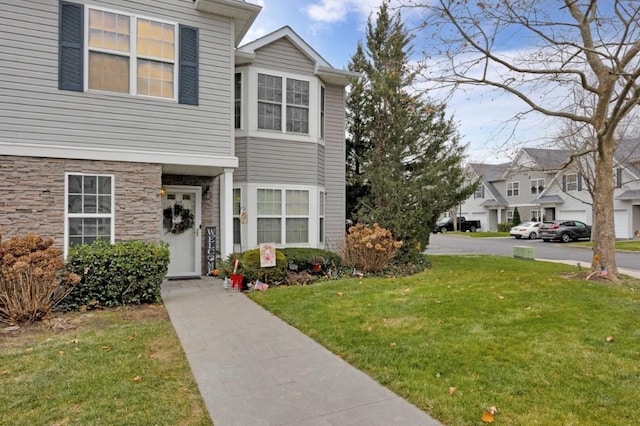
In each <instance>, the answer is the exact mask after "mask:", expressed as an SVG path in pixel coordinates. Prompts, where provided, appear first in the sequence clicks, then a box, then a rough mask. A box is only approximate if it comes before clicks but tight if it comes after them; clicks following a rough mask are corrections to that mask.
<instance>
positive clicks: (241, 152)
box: [233, 138, 248, 182]
mask: <svg viewBox="0 0 640 426" xmlns="http://www.w3.org/2000/svg"><path fill="white" fill-rule="evenodd" d="M247 144H248V138H236V157H238V168H237V169H235V170H234V171H233V181H234V182H246V181H247Z"/></svg>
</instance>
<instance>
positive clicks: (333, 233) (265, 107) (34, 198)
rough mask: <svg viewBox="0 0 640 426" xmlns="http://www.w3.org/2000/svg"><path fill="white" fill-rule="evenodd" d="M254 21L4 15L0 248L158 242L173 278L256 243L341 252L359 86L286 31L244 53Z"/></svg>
mask: <svg viewBox="0 0 640 426" xmlns="http://www.w3.org/2000/svg"><path fill="white" fill-rule="evenodd" d="M259 12H260V7H259V6H257V5H254V4H250V3H247V2H245V1H240V0H195V1H193V0H104V1H100V0H98V1H91V2H85V1H84V0H75V1H60V2H58V1H52V0H33V1H29V2H17V3H16V2H13V3H11V2H2V3H0V28H1V30H0V43H1V45H2V46H3V47H2V49H1V50H0V57H1V59H2V61H1V62H0V192H1V193H2V201H0V206H1V209H2V210H1V211H2V215H0V235H2V236H3V237H5V238H6V237H11V236H14V235H24V234H27V233H38V234H40V235H43V236H52V237H54V238H55V241H56V244H57V245H58V246H60V247H62V248H64V250H65V251H66V250H67V249H68V247H69V246H70V245H72V244H78V243H86V242H91V241H94V240H96V239H98V238H102V239H107V240H109V241H118V240H124V239H142V240H151V241H158V240H164V241H167V242H168V243H169V245H170V248H171V262H170V266H169V274H170V275H172V276H189V275H200V274H202V273H206V271H207V269H208V265H207V263H208V260H210V258H211V257H212V256H216V257H219V258H224V257H226V256H227V255H228V254H229V253H231V252H233V251H234V250H235V251H238V250H246V249H249V248H252V247H255V246H257V245H258V244H259V243H261V242H274V243H276V244H277V245H278V246H280V247H283V246H308V247H326V248H331V247H332V245H331V244H332V242H336V241H338V240H339V239H340V238H341V237H342V231H343V229H344V227H343V224H344V129H345V122H344V120H345V119H344V88H345V86H346V85H347V80H348V77H350V76H353V74H352V73H349V72H346V71H341V70H337V69H334V68H332V67H331V66H330V65H329V64H328V63H326V61H324V60H323V59H322V58H321V57H320V55H318V54H317V53H316V52H315V51H314V50H313V49H312V48H311V47H309V46H308V45H307V44H306V43H305V42H304V41H303V40H302V39H300V37H299V36H297V35H296V34H295V33H294V32H293V31H292V30H291V29H290V28H288V27H285V28H283V29H281V30H278V31H276V32H275V33H273V34H270V35H268V36H266V37H264V38H261V39H260V40H257V41H255V42H253V43H249V44H247V45H245V46H243V47H240V48H238V47H237V46H238V44H239V42H240V40H242V38H243V37H244V35H245V34H246V32H247V31H248V29H249V28H250V26H251V24H252V23H253V21H254V20H255V18H256V17H257V15H258V13H259ZM214 228H215V229H214ZM214 231H215V232H214ZM214 236H215V238H214ZM214 240H215V246H216V249H217V250H216V254H215V255H214V254H212V253H208V252H207V247H208V246H209V244H211V243H212V242H213V241H214Z"/></svg>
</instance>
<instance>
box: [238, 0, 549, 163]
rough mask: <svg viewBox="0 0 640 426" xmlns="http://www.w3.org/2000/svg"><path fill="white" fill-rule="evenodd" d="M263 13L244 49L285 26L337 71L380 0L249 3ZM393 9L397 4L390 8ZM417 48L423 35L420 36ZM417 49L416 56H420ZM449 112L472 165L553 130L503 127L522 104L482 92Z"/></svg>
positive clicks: (540, 125) (457, 99)
mask: <svg viewBox="0 0 640 426" xmlns="http://www.w3.org/2000/svg"><path fill="white" fill-rule="evenodd" d="M248 1H249V2H250V3H254V4H259V5H261V6H262V12H261V13H260V15H259V16H258V18H257V19H256V21H255V23H254V24H253V26H252V28H251V30H250V31H249V33H248V34H247V36H246V37H245V39H244V40H243V44H244V43H246V42H248V41H251V40H254V39H256V38H259V37H261V36H264V35H266V34H268V33H270V32H272V31H275V30H277V29H279V28H281V27H283V26H285V25H288V26H289V27H291V28H292V29H293V30H294V31H295V32H296V33H298V35H300V36H301V37H302V38H303V39H304V40H305V41H306V42H307V43H309V45H311V46H312V47H313V48H314V49H315V50H316V51H317V52H318V53H319V54H320V55H321V56H322V57H323V58H325V59H326V60H327V61H328V62H329V63H330V64H331V65H332V66H334V67H335V68H340V69H343V68H346V67H347V64H348V62H349V59H350V58H351V56H352V55H353V53H354V52H355V50H356V47H357V43H358V41H363V42H364V39H365V29H366V23H367V18H368V17H369V16H370V15H371V14H373V16H374V19H375V13H376V11H377V8H378V7H379V6H380V4H381V3H382V0H248ZM392 4H393V3H392ZM416 36H417V37H416V43H419V42H420V35H419V34H417V35H416ZM419 47H420V46H419V45H416V48H415V49H414V50H415V51H419V50H420V49H419ZM447 105H448V108H447V111H448V113H449V115H450V116H453V117H454V120H455V121H456V122H457V123H458V130H459V132H460V134H461V135H462V142H463V143H468V144H469V148H468V150H467V156H468V161H469V162H486V163H498V162H502V161H508V159H509V158H510V157H512V156H513V155H514V154H515V152H516V151H517V149H518V148H519V147H521V146H522V145H523V144H524V145H526V146H533V145H534V144H535V143H536V141H537V140H538V139H539V138H542V137H544V135H545V131H546V132H547V133H548V134H547V136H552V134H551V133H552V131H553V129H552V128H550V127H549V126H548V125H546V124H545V123H544V122H543V121H541V119H540V118H537V117H534V116H531V117H528V118H526V119H525V120H524V121H523V122H521V123H520V124H519V125H518V127H517V129H516V131H515V133H514V132H513V128H512V127H513V126H511V125H505V123H506V121H507V120H508V119H509V118H511V117H512V116H513V115H514V114H515V113H517V112H519V111H521V110H523V109H524V105H523V104H521V103H519V101H518V100H516V99H514V98H512V97H508V96H505V95H500V94H498V93H490V92H487V91H486V90H482V89H473V90H468V91H467V92H466V93H463V92H459V93H457V94H456V95H455V96H454V97H453V98H452V99H450V100H449V101H448V104H447Z"/></svg>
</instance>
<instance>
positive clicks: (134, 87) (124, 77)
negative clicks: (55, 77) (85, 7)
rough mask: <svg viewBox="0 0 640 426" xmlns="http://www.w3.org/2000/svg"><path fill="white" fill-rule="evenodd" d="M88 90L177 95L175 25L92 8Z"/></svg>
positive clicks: (171, 97) (166, 96)
mask: <svg viewBox="0 0 640 426" xmlns="http://www.w3.org/2000/svg"><path fill="white" fill-rule="evenodd" d="M88 25H89V31H88V43H87V44H88V57H89V60H88V66H89V70H88V74H89V83H88V84H89V86H88V87H89V89H93V90H101V91H106V92H119V93H129V94H133V95H143V96H152V97H157V98H167V99H174V98H175V95H174V93H175V80H176V79H175V67H176V62H175V54H176V25H175V24H171V23H166V22H161V21H156V20H151V19H144V18H140V17H136V16H131V15H125V14H120V13H116V12H110V11H105V10H100V9H92V8H90V9H89V22H88Z"/></svg>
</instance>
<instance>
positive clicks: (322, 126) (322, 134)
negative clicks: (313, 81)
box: [309, 84, 327, 142]
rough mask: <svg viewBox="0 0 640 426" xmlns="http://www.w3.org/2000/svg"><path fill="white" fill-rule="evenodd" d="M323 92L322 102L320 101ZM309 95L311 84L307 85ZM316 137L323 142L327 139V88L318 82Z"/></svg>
mask: <svg viewBox="0 0 640 426" xmlns="http://www.w3.org/2000/svg"><path fill="white" fill-rule="evenodd" d="M323 92H324V102H322V101H323V99H322V93H323ZM309 95H311V86H309ZM323 110H324V111H323ZM323 118H324V120H323ZM309 127H311V122H309ZM318 138H319V139H320V140H321V141H323V142H324V141H325V140H326V139H327V88H326V86H325V85H324V84H320V88H319V89H318Z"/></svg>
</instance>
